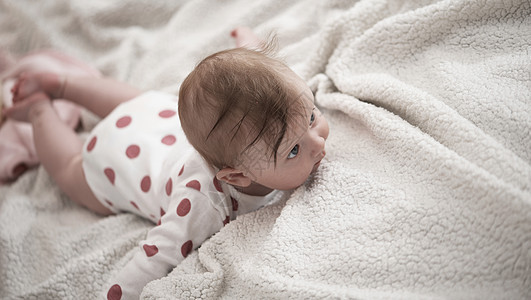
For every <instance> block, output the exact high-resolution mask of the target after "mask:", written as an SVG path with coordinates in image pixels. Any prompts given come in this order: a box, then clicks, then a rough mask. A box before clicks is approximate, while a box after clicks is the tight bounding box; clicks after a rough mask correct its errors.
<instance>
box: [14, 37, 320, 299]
mask: <svg viewBox="0 0 531 300" xmlns="http://www.w3.org/2000/svg"><path fill="white" fill-rule="evenodd" d="M232 35H233V37H235V38H236V43H237V46H239V48H235V49H231V50H225V51H221V52H218V53H215V54H213V55H211V56H209V57H207V58H205V59H204V60H203V61H201V62H200V63H199V64H198V65H197V67H196V68H195V69H194V70H193V71H192V72H191V73H190V74H189V75H188V77H187V78H186V79H185V80H184V81H183V83H182V85H181V88H180V91H179V97H178V100H177V97H176V96H174V95H170V94H166V93H162V92H156V91H150V92H145V93H142V92H140V91H138V90H137V89H135V88H133V87H130V86H128V85H126V84H124V83H120V82H117V81H114V80H112V79H109V78H83V77H61V76H58V75H55V74H50V73H40V74H24V75H22V76H20V78H19V80H18V82H17V84H15V86H14V88H13V91H12V92H13V97H14V103H15V104H14V105H13V106H12V107H10V108H7V109H4V113H5V115H7V116H8V117H10V118H13V119H16V120H20V121H27V122H30V123H31V124H32V125H33V130H34V137H35V138H34V139H35V146H36V149H37V154H38V156H39V159H40V161H41V163H42V165H43V167H44V168H45V169H46V170H47V171H48V173H49V174H50V176H51V177H52V178H53V179H54V180H55V181H56V183H57V185H58V186H59V187H60V188H61V189H62V191H64V193H65V194H66V195H68V196H69V198H70V199H72V200H73V201H75V202H77V203H79V204H80V205H82V206H85V207H87V208H88V209H90V210H92V211H94V212H97V213H99V214H102V215H110V214H116V213H119V212H132V213H135V214H138V215H140V216H143V217H145V218H147V219H150V220H152V221H153V222H154V223H157V225H158V226H156V227H154V228H153V229H151V230H150V231H149V232H148V234H147V237H146V239H145V240H144V241H142V242H141V243H140V247H139V249H138V251H137V252H136V253H135V255H134V257H133V259H132V260H131V261H130V262H128V263H127V264H126V265H125V266H124V268H123V269H122V270H121V271H119V272H118V273H117V274H113V275H112V276H111V280H110V282H109V284H108V286H107V287H105V289H104V293H105V295H106V296H107V298H108V299H130V298H138V296H139V295H140V293H141V291H142V289H143V287H144V286H145V285H146V284H147V283H148V282H150V281H152V280H154V279H158V278H161V277H163V276H165V275H166V274H167V273H168V272H169V271H170V270H171V269H172V268H174V267H175V266H176V265H177V264H179V262H180V261H182V260H183V259H184V258H185V257H186V256H187V255H188V254H189V253H190V251H192V250H193V249H195V248H197V247H198V246H200V245H201V243H203V242H204V241H205V240H206V239H208V238H209V237H210V236H212V235H213V234H215V233H216V232H217V231H219V230H220V229H221V228H222V227H223V226H224V225H226V224H227V223H228V222H230V221H231V220H233V219H235V218H236V216H238V215H241V214H244V213H247V212H251V211H253V210H256V209H258V208H261V207H263V206H265V205H267V204H269V203H271V202H272V201H275V200H276V199H278V198H279V197H281V196H282V193H283V191H288V190H291V189H294V188H296V187H298V186H300V185H301V184H303V183H304V182H305V180H306V179H307V178H308V176H309V175H310V174H311V173H313V172H315V171H316V170H317V168H318V167H319V163H320V161H321V159H322V158H323V157H324V156H325V141H326V138H327V137H328V132H329V128H328V123H327V121H326V120H325V118H324V117H323V116H322V114H321V113H320V112H319V110H318V109H317V108H316V107H315V106H314V103H313V102H314V101H313V95H312V92H311V90H310V89H309V88H308V86H307V85H306V84H305V83H304V81H303V80H302V79H301V78H299V77H298V76H297V75H296V74H295V73H294V72H293V71H291V70H290V69H289V68H288V67H287V66H286V65H284V64H283V63H281V62H280V61H278V60H276V59H273V58H270V57H269V56H268V55H267V54H266V52H265V51H263V50H250V49H246V48H244V47H242V46H250V47H256V46H261V45H262V46H263V44H262V43H261V42H260V41H259V39H258V38H256V37H255V36H254V35H253V34H252V32H251V31H250V30H249V29H247V28H238V29H236V30H235V31H233V32H232ZM57 98H64V99H68V100H70V101H72V102H74V103H77V104H79V105H81V106H83V107H85V108H87V109H89V110H90V111H92V112H94V113H95V114H96V115H98V116H99V117H101V118H102V121H101V122H100V123H99V124H98V125H97V126H96V127H95V128H94V129H93V131H92V132H91V133H90V136H89V137H88V138H87V140H86V142H85V144H83V143H82V142H81V141H80V140H79V138H78V136H77V134H76V133H75V132H74V131H72V130H71V129H70V127H67V126H65V124H64V123H63V122H62V121H61V120H60V119H59V118H58V117H57V115H56V113H55V111H54V110H53V108H52V106H51V99H57Z"/></svg>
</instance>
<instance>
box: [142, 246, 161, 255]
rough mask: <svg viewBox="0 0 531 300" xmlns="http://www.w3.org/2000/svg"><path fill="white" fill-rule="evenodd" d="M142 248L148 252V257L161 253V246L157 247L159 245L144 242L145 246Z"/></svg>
mask: <svg viewBox="0 0 531 300" xmlns="http://www.w3.org/2000/svg"><path fill="white" fill-rule="evenodd" d="M142 248H144V252H146V255H147V256H148V257H152V256H153V255H155V254H157V253H159V248H157V246H155V245H147V244H144V246H142Z"/></svg>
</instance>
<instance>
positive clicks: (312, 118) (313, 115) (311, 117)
mask: <svg viewBox="0 0 531 300" xmlns="http://www.w3.org/2000/svg"><path fill="white" fill-rule="evenodd" d="M313 121H315V112H314V111H313V110H312V115H311V116H310V126H312V124H313Z"/></svg>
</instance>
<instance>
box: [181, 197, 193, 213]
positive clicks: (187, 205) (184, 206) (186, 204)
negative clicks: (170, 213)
mask: <svg viewBox="0 0 531 300" xmlns="http://www.w3.org/2000/svg"><path fill="white" fill-rule="evenodd" d="M191 208H192V203H191V202H190V200H188V199H187V198H184V199H183V200H181V203H179V205H178V206H177V215H179V217H184V216H186V215H187V214H188V213H189V212H190V209H191Z"/></svg>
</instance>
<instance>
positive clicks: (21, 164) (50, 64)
mask: <svg viewBox="0 0 531 300" xmlns="http://www.w3.org/2000/svg"><path fill="white" fill-rule="evenodd" d="M23 72H53V73H57V74H63V75H69V76H94V77H99V76H101V74H100V72H99V71H98V70H96V69H94V68H92V67H90V66H88V65H87V64H85V63H83V62H81V61H79V60H77V59H75V58H72V57H70V56H67V55H65V54H62V53H58V52H55V51H51V50H46V51H38V52H34V53H30V54H28V55H26V56H23V57H22V58H20V59H19V60H17V61H16V62H15V63H13V64H12V65H8V66H6V68H5V69H4V70H0V74H1V75H0V79H1V91H0V92H1V93H2V95H0V97H2V101H3V105H4V106H6V107H9V106H11V105H12V95H11V88H12V87H13V85H14V84H15V82H16V78H17V77H18V76H19V75H20V74H21V73H23ZM53 105H54V108H55V109H56V111H57V113H58V115H59V117H60V118H61V120H63V121H64V122H65V123H66V124H68V126H70V127H72V128H75V127H76V126H77V124H78V123H79V117H80V112H81V108H80V107H79V106H77V105H75V104H73V103H71V102H68V101H66V100H55V101H54V103H53ZM38 163H39V160H38V157H37V154H36V151H35V145H34V143H33V132H32V128H31V125H30V124H28V123H24V122H17V121H14V120H10V119H7V120H4V121H3V123H2V125H1V127H0V185H2V184H5V183H8V182H12V181H14V180H16V179H17V178H18V177H19V176H20V175H21V174H22V173H24V172H25V171H26V170H28V169H29V168H32V167H35V166H37V165H38Z"/></svg>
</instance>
